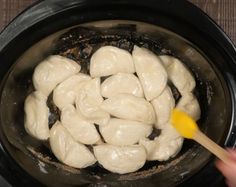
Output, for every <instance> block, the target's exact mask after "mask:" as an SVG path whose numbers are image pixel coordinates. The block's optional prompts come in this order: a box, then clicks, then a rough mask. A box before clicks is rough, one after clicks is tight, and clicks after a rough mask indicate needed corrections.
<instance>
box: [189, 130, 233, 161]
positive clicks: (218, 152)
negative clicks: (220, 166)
mask: <svg viewBox="0 0 236 187" xmlns="http://www.w3.org/2000/svg"><path fill="white" fill-rule="evenodd" d="M193 139H194V140H195V141H196V142H198V143H199V144H201V145H202V146H203V147H205V148H206V149H208V150H209V151H210V152H212V153H213V154H214V155H215V156H217V157H218V158H219V159H221V160H222V161H223V162H225V163H230V159H229V155H228V152H227V151H226V150H224V149H223V148H222V147H220V146H219V145H217V144H216V143H215V142H213V141H212V140H211V139H210V138H208V137H207V136H206V135H205V134H203V133H202V132H201V131H200V130H198V131H197V132H196V133H195V135H194V137H193Z"/></svg>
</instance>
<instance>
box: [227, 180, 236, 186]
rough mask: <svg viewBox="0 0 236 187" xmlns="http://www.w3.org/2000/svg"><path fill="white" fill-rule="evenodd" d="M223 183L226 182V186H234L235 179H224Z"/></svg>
mask: <svg viewBox="0 0 236 187" xmlns="http://www.w3.org/2000/svg"><path fill="white" fill-rule="evenodd" d="M225 183H226V184H227V186H228V187H236V182H235V181H230V180H226V181H225Z"/></svg>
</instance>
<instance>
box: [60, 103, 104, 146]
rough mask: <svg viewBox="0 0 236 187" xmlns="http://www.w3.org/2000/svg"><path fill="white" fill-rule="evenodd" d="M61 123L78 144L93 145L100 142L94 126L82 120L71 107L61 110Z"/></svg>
mask: <svg viewBox="0 0 236 187" xmlns="http://www.w3.org/2000/svg"><path fill="white" fill-rule="evenodd" d="M61 123H62V125H63V126H64V127H65V128H66V129H67V130H68V131H69V132H70V134H71V135H72V137H73V138H74V139H75V140H76V141H78V142H80V143H83V144H95V143H96V142H98V141H99V140H100V135H99V134H98V132H97V129H96V128H95V126H94V124H92V123H90V122H88V121H86V120H84V119H83V118H82V117H81V116H80V115H79V113H78V112H77V111H76V109H75V107H74V106H73V105H68V106H66V107H64V108H63V109H62V111H61Z"/></svg>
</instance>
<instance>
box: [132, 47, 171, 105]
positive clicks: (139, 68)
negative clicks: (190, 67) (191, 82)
mask: <svg viewBox="0 0 236 187" xmlns="http://www.w3.org/2000/svg"><path fill="white" fill-rule="evenodd" d="M132 55H133V60H134V65H135V69H136V72H137V75H138V77H139V79H140V82H141V84H142V86H143V91H144V95H145V97H146V99H147V100H148V101H151V100H153V99H154V98H156V97H158V96H159V95H160V94H161V93H162V92H163V90H164V89H165V87H166V84H167V73H166V70H165V68H164V66H163V65H162V63H161V60H160V59H159V58H158V56H156V55H155V54H154V53H152V52H151V51H149V50H147V49H145V48H140V47H137V46H134V50H133V52H132Z"/></svg>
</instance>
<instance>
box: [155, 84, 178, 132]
mask: <svg viewBox="0 0 236 187" xmlns="http://www.w3.org/2000/svg"><path fill="white" fill-rule="evenodd" d="M151 103H152V105H153V108H154V110H155V112H156V118H157V121H156V123H155V127H156V128H157V129H163V128H164V126H165V125H166V124H167V122H168V121H169V120H170V115H171V111H172V110H173V108H174V107H175V99H174V97H173V95H172V92H171V89H170V88H169V87H168V86H167V87H166V88H165V90H164V91H163V92H162V93H161V95H159V96H158V97H157V98H155V99H154V100H152V102H151Z"/></svg>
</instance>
